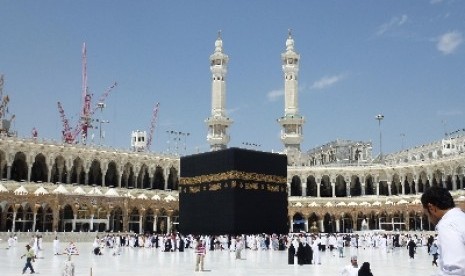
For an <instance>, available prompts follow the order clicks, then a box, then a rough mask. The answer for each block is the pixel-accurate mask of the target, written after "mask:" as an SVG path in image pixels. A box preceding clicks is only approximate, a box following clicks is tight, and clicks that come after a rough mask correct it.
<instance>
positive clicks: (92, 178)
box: [89, 159, 102, 186]
mask: <svg viewBox="0 0 465 276" xmlns="http://www.w3.org/2000/svg"><path fill="white" fill-rule="evenodd" d="M89 185H97V186H102V168H101V165H100V160H98V159H94V160H93V161H92V164H91V165H90V169H89Z"/></svg>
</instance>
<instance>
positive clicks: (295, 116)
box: [278, 30, 305, 155]
mask: <svg viewBox="0 0 465 276" xmlns="http://www.w3.org/2000/svg"><path fill="white" fill-rule="evenodd" d="M281 60H282V61H283V72H284V116H283V117H281V118H279V119H278V122H279V124H280V125H281V126H282V130H281V141H282V142H283V144H284V151H285V153H287V154H288V155H294V154H296V153H297V152H300V143H301V142H302V140H303V133H302V126H303V124H304V123H305V119H304V117H302V116H301V115H300V114H299V97H298V96H299V95H298V92H299V88H298V79H299V61H300V55H299V54H297V53H296V52H295V50H294V39H293V38H292V34H291V31H290V30H289V36H288V38H287V40H286V52H284V53H282V54H281Z"/></svg>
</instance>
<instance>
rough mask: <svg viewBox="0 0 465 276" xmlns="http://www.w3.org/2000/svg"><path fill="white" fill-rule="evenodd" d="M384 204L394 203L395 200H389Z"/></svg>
mask: <svg viewBox="0 0 465 276" xmlns="http://www.w3.org/2000/svg"><path fill="white" fill-rule="evenodd" d="M384 204H389V205H392V204H394V202H392V201H390V200H388V201H386V202H384Z"/></svg>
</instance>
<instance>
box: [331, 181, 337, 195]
mask: <svg viewBox="0 0 465 276" xmlns="http://www.w3.org/2000/svg"><path fill="white" fill-rule="evenodd" d="M331 193H332V196H333V197H336V183H335V182H331Z"/></svg>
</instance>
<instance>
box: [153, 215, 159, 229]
mask: <svg viewBox="0 0 465 276" xmlns="http://www.w3.org/2000/svg"><path fill="white" fill-rule="evenodd" d="M157 220H158V216H157V215H155V216H154V217H153V232H154V233H157Z"/></svg>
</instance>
